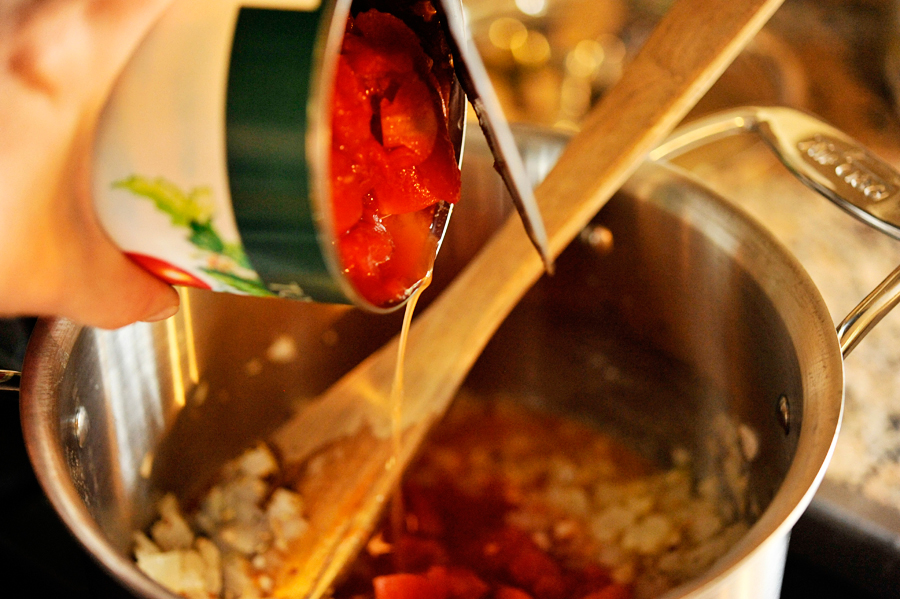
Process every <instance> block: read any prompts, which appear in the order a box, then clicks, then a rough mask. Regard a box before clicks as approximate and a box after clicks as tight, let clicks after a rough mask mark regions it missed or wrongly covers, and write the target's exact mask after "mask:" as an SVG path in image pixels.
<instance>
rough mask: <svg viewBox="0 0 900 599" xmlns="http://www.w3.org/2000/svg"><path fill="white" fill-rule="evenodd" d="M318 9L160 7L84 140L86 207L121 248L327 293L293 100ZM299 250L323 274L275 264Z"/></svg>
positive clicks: (171, 263)
mask: <svg viewBox="0 0 900 599" xmlns="http://www.w3.org/2000/svg"><path fill="white" fill-rule="evenodd" d="M331 17H332V10H331V7H326V9H323V7H322V6H321V4H320V2H319V0H281V1H275V0H269V1H263V0H255V1H253V0H251V1H247V0H245V1H237V0H178V1H176V2H175V3H174V4H173V5H172V6H171V7H170V9H169V10H168V11H167V13H166V14H165V15H164V17H163V18H162V19H161V20H160V22H159V23H157V25H156V26H155V27H154V29H153V30H152V31H151V32H150V33H149V35H148V37H147V39H146V40H144V42H143V43H142V44H141V46H140V47H139V48H138V50H137V52H136V54H135V55H134V56H133V57H132V60H131V62H130V63H129V65H128V66H127V68H126V69H125V71H124V72H123V73H122V75H121V77H120V79H119V81H118V82H117V85H116V87H115V89H114V91H113V94H112V96H111V98H110V100H109V102H108V104H107V106H106V107H105V109H104V112H103V115H102V117H101V122H100V123H99V127H98V136H97V140H96V146H95V150H94V180H93V193H94V198H95V203H96V208H97V213H98V216H99V218H100V220H101V222H102V223H103V225H104V227H105V229H106V230H107V232H108V233H109V235H110V236H111V237H112V238H113V240H114V241H115V242H116V243H117V244H118V245H119V247H120V248H122V250H123V251H124V252H125V253H127V254H128V255H129V256H130V257H131V258H132V259H134V260H135V261H136V262H138V263H139V264H141V265H142V266H144V267H145V268H147V269H148V270H150V271H151V272H153V273H154V274H156V275H157V276H159V277H161V278H163V279H165V280H167V281H169V282H170V283H173V284H179V285H190V286H195V287H201V288H206V289H212V290H215V291H225V292H230V293H239V294H251V295H280V296H285V297H292V298H294V299H311V298H313V297H314V298H315V299H317V300H322V301H333V300H337V299H340V298H339V297H338V292H337V291H334V290H331V289H330V287H333V285H331V284H330V283H329V282H328V281H327V279H328V275H327V273H326V268H325V265H324V264H322V263H321V262H322V258H321V255H320V252H319V251H318V250H317V249H311V248H306V247H305V246H304V244H317V243H318V242H317V240H316V233H315V226H314V220H315V218H314V215H312V214H310V210H309V208H308V206H309V205H310V202H309V201H308V196H309V188H308V187H309V183H308V182H309V179H310V176H309V173H308V172H307V169H308V163H307V160H306V151H307V149H306V148H307V143H308V141H307V133H308V132H307V108H306V107H307V103H308V101H309V94H310V93H311V89H310V85H311V83H310V81H311V79H313V76H314V75H313V74H314V73H316V72H317V70H316V69H315V68H314V65H315V64H316V61H317V60H318V58H317V56H316V52H317V47H318V46H317V44H318V43H319V40H320V38H322V37H323V33H322V32H323V31H325V30H327V27H328V22H330V21H331ZM323 24H324V27H323ZM273 28H274V29H273ZM326 33H327V31H326ZM263 36H264V38H265V40H266V43H265V44H260V43H256V44H254V42H255V41H259V40H260V39H261V38H262V37H263ZM267 53H268V54H267ZM285 69H287V71H285ZM279 70H280V72H279ZM279 86H280V87H279ZM285 156H287V157H289V158H290V160H283V159H279V158H283V157H285ZM260 182H264V183H265V185H262V186H261V185H260ZM272 189H276V190H279V191H280V192H281V193H280V194H279V193H272V192H271V190H272ZM298 208H299V210H298ZM272 223H277V224H278V225H279V226H278V227H274V228H273V227H272ZM289 230H290V233H288V231H289ZM298 232H299V233H298ZM251 256H252V260H251V259H250V257H251ZM298 256H310V257H311V258H310V259H311V260H314V261H315V260H318V261H319V263H318V264H312V265H310V268H311V269H313V270H317V271H320V272H321V273H322V274H321V278H322V279H323V281H325V284H323V285H321V286H318V285H317V284H316V282H315V277H313V278H312V279H311V280H312V283H310V282H309V281H304V282H303V285H302V286H301V284H300V282H299V281H296V280H293V278H292V276H293V275H294V272H293V271H289V270H287V269H284V268H281V267H280V265H279V257H280V259H282V260H284V259H288V258H290V259H292V260H296V259H297V257H298ZM310 285H312V287H313V288H314V289H310V288H309V287H310ZM317 287H321V288H317Z"/></svg>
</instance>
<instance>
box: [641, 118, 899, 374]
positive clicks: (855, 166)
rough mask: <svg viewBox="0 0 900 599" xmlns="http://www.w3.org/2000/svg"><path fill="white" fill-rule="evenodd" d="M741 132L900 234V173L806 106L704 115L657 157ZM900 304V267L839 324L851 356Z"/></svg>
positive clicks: (865, 218)
mask: <svg viewBox="0 0 900 599" xmlns="http://www.w3.org/2000/svg"><path fill="white" fill-rule="evenodd" d="M738 133H753V134H756V135H758V136H759V137H760V138H762V139H763V140H764V141H765V142H766V143H767V144H768V146H769V147H770V148H771V149H772V150H773V151H774V152H775V154H776V155H777V156H778V158H779V159H780V160H781V162H782V163H783V164H784V165H785V166H786V167H787V168H788V170H790V171H791V172H792V173H793V174H794V175H796V176H797V178H798V179H800V180H801V181H802V182H803V183H805V184H806V185H807V186H809V187H810V188H812V189H814V190H816V191H818V192H819V193H821V194H822V195H824V196H825V197H826V198H828V199H829V200H831V201H832V202H834V203H835V204H837V205H838V206H840V207H841V208H843V209H844V210H846V211H847V212H849V213H850V214H852V215H853V216H855V217H856V218H858V219H859V220H861V221H862V222H864V223H866V224H868V225H870V226H872V227H874V228H876V229H878V230H879V231H881V232H883V233H885V234H887V235H890V236H891V237H894V238H895V239H900V173H897V171H896V170H894V168H893V167H892V166H891V165H889V164H888V163H886V162H884V161H883V160H881V159H880V158H878V157H877V156H875V155H874V154H872V153H871V152H869V151H868V150H866V149H865V148H864V147H863V146H862V145H860V144H859V143H858V142H857V141H855V140H854V139H853V138H851V137H850V136H848V135H847V134H845V133H843V132H842V131H840V130H839V129H835V128H834V127H832V126H831V125H828V124H827V123H824V122H822V121H821V120H819V119H818V118H816V117H813V116H811V115H809V114H806V113H804V112H801V111H799V110H795V109H792V108H783V107H756V106H750V107H744V108H738V109H735V110H729V111H725V112H721V113H718V114H714V115H712V116H708V117H704V118H702V119H699V120H697V121H695V122H693V123H690V124H688V125H686V126H685V127H682V128H681V129H679V130H678V131H677V132H676V133H674V134H673V135H672V136H671V137H670V138H669V139H667V140H666V141H664V142H663V143H662V144H660V145H659V146H658V147H657V148H656V149H655V150H653V152H651V153H650V158H651V159H652V160H657V161H661V160H668V159H671V158H674V157H675V156H678V155H680V154H683V153H685V152H688V151H690V150H692V149H695V148H697V147H700V146H702V145H705V144H708V143H711V142H713V141H716V140H718V139H721V138H723V137H728V136H731V135H735V134H738ZM898 303H900V267H898V268H897V269H896V270H894V272H892V273H891V274H890V275H888V277H887V278H886V279H885V280H884V281H883V282H882V283H881V284H880V285H879V286H878V287H876V288H875V289H874V290H873V291H872V292H871V293H870V294H869V295H868V296H867V297H866V298H865V299H864V300H863V301H862V302H860V304H859V305H858V306H857V307H856V308H854V309H853V310H852V311H851V312H850V314H848V315H847V317H846V318H845V319H844V320H843V321H842V322H841V324H840V325H839V326H838V328H837V333H838V339H839V341H840V346H841V354H842V355H843V356H844V357H846V356H847V355H848V354H849V353H850V352H851V351H852V350H853V348H855V347H856V345H857V344H858V343H859V342H860V341H861V340H862V338H863V337H865V335H866V334H867V333H868V332H869V331H870V330H871V329H872V327H874V326H875V325H876V324H878V322H880V321H881V319H882V318H884V316H885V315H887V313H888V312H890V311H891V309H893V308H894V306H896V305H897V304H898Z"/></svg>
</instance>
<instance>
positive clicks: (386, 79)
mask: <svg viewBox="0 0 900 599" xmlns="http://www.w3.org/2000/svg"><path fill="white" fill-rule="evenodd" d="M433 65H434V61H433V60H432V59H431V58H430V57H429V56H428V55H427V54H426V53H425V51H424V50H423V48H422V45H421V43H420V41H419V38H418V37H417V36H416V34H415V33H414V32H413V30H412V29H410V28H409V27H408V26H407V25H406V24H405V23H404V22H403V21H402V20H401V19H399V18H397V17H395V16H393V15H390V14H387V13H383V12H380V11H377V10H369V11H366V12H362V13H360V14H358V15H356V16H355V17H352V16H351V17H350V18H349V21H348V24H347V30H346V34H345V36H344V41H343V46H342V49H341V54H340V57H339V59H338V67H337V77H336V80H335V87H334V101H333V116H332V148H331V195H332V204H331V205H332V224H333V227H334V234H335V237H336V238H337V240H338V253H339V256H340V260H341V266H342V269H343V271H344V273H345V274H346V275H347V276H348V277H349V279H350V281H351V282H352V283H353V285H354V287H355V288H356V290H357V291H358V292H359V293H360V295H362V296H363V297H364V298H365V299H367V300H368V301H370V302H371V303H373V304H375V305H378V306H390V305H395V304H397V303H399V302H402V301H403V300H404V299H406V298H407V297H408V296H409V294H410V293H411V291H412V290H413V289H414V288H415V286H416V284H417V283H418V282H419V281H421V280H422V278H424V276H425V275H426V274H427V272H428V270H429V269H430V268H431V265H432V262H433V260H434V254H435V252H436V244H437V239H436V238H435V236H434V235H432V234H431V224H432V221H433V219H434V214H435V209H436V206H437V204H438V203H439V202H441V201H445V202H449V203H455V202H456V201H457V200H458V199H459V189H460V180H459V167H458V165H457V161H456V155H455V152H454V149H453V145H452V143H451V141H450V136H449V132H448V125H447V122H448V108H447V98H445V97H444V96H443V95H442V91H441V90H445V89H449V85H448V84H445V85H442V84H441V83H442V82H441V81H439V80H438V75H436V74H435V71H436V69H434V68H433Z"/></svg>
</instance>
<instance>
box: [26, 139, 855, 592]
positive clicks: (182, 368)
mask: <svg viewBox="0 0 900 599" xmlns="http://www.w3.org/2000/svg"><path fill="white" fill-rule="evenodd" d="M519 140H520V141H522V142H524V143H523V149H524V155H525V157H526V161H525V163H526V166H527V167H528V168H529V171H530V172H531V173H534V174H537V173H539V172H540V171H541V170H543V169H545V168H549V165H550V164H552V161H553V160H554V159H555V154H556V153H557V152H558V150H559V148H561V147H562V145H563V144H564V143H565V138H563V137H554V136H549V137H539V134H538V133H536V132H534V131H530V132H529V131H522V132H520V137H519ZM467 144H468V145H467V150H466V151H467V157H466V162H465V165H464V185H465V187H464V192H463V193H464V200H463V202H462V204H461V205H460V206H459V210H458V211H457V212H456V213H455V215H454V223H455V224H454V226H453V227H450V228H449V230H448V233H447V238H446V240H445V246H444V248H443V249H442V251H441V254H440V256H439V261H440V263H439V264H438V265H437V267H436V279H437V280H436V281H435V284H434V285H435V287H436V288H438V289H439V288H440V286H441V285H442V281H444V282H445V281H446V279H447V278H449V277H450V276H452V274H453V273H454V272H455V271H456V270H457V269H458V268H459V267H460V266H461V265H462V263H464V262H465V260H466V259H468V257H470V256H471V255H472V254H473V252H474V251H475V250H476V249H477V247H478V246H479V245H480V243H481V242H483V240H484V239H486V238H487V237H488V236H489V235H490V233H491V232H492V230H493V227H494V226H495V223H499V222H500V220H501V218H502V217H503V216H504V213H505V212H506V211H507V208H506V207H504V205H505V204H507V202H506V201H505V200H504V199H503V197H502V194H501V191H502V189H503V184H502V182H501V181H500V179H499V178H498V177H497V176H496V174H494V173H493V171H492V168H491V164H492V159H491V156H490V152H489V151H488V149H487V147H486V145H485V144H484V142H483V140H480V139H479V138H471V139H470V140H469V141H468V142H467ZM593 226H594V227H596V228H597V230H600V229H604V230H607V231H608V232H609V234H611V236H612V245H611V249H610V246H609V244H601V245H599V246H598V245H597V244H594V243H589V242H588V243H575V244H573V246H572V247H570V248H569V249H568V250H566V252H565V253H564V254H563V255H562V256H561V257H560V259H559V261H558V263H557V272H556V274H555V275H554V276H553V277H547V278H544V279H542V280H541V282H540V283H539V284H538V285H537V286H536V287H535V288H534V289H533V290H532V291H531V292H530V293H529V294H528V296H527V297H526V298H525V300H523V302H522V303H521V304H520V306H519V307H518V308H517V309H516V310H515V311H514V312H513V314H512V315H511V316H510V318H509V319H508V320H507V322H506V323H505V324H504V325H503V327H501V329H500V331H498V333H497V335H496V337H495V338H494V339H493V340H492V341H491V343H490V344H489V346H488V348H487V349H486V351H485V353H484V354H483V356H482V357H481V359H480V360H479V362H478V363H477V364H476V366H475V368H474V369H473V371H472V373H471V375H470V377H469V378H468V379H467V382H466V386H467V387H469V388H470V389H472V390H474V391H476V392H477V391H490V390H497V389H502V390H504V391H505V392H507V393H510V394H514V395H516V396H519V397H522V398H523V400H524V401H528V402H531V403H538V404H541V405H544V406H547V407H548V408H550V409H555V410H563V411H566V412H570V413H574V414H579V415H582V416H586V417H590V418H591V419H593V420H595V421H596V422H597V423H598V425H600V426H602V427H604V428H606V429H607V430H610V431H612V432H614V433H615V434H618V435H620V436H622V437H623V438H625V439H627V440H628V441H629V442H630V443H631V444H632V445H633V446H634V447H635V448H637V449H638V450H640V451H642V452H643V453H645V454H646V455H648V456H649V457H653V458H657V459H659V460H660V461H661V462H665V460H666V459H668V457H667V456H668V455H669V454H668V448H669V447H670V446H671V444H673V443H680V444H685V445H686V446H688V447H700V446H702V443H703V442H704V441H703V440H704V438H705V434H706V432H707V431H708V427H709V426H710V424H711V421H712V417H713V416H714V415H715V414H717V413H719V412H723V411H724V412H726V413H728V414H729V415H732V416H733V417H735V418H737V419H739V420H740V421H741V422H744V423H746V424H747V425H748V426H750V427H752V429H753V430H754V431H755V432H756V433H757V435H758V438H759V447H760V450H759V457H758V458H757V459H756V460H755V461H754V462H753V463H752V466H751V471H750V484H751V493H752V496H753V498H754V501H756V502H757V503H758V504H759V505H760V506H761V507H763V508H765V509H764V511H763V512H762V515H761V516H760V518H759V520H758V521H757V522H756V523H755V525H754V526H753V527H752V528H751V530H750V531H749V533H748V534H747V535H746V536H745V537H744V538H743V539H742V540H741V541H740V542H739V543H738V544H737V545H736V546H735V547H734V548H733V549H732V550H731V551H730V552H728V554H726V555H724V556H722V558H721V559H720V560H719V561H718V562H717V563H716V565H715V566H714V567H713V568H712V569H711V570H710V571H709V572H708V573H707V574H706V575H705V576H703V577H702V578H700V579H698V580H696V581H694V582H692V583H690V584H688V585H686V586H683V587H681V588H678V589H675V590H674V591H673V592H672V593H670V595H668V597H693V598H697V597H704V598H706V597H710V598H712V597H717V598H719V597H720V598H726V597H735V598H737V597H747V596H753V597H773V598H774V597H777V595H778V591H779V588H780V583H781V576H782V570H783V564H784V555H785V549H786V544H787V539H788V535H789V532H790V528H791V526H792V525H793V523H794V522H795V521H796V519H797V518H798V517H799V515H800V513H801V512H802V511H803V509H804V508H805V507H806V505H807V504H808V502H809V501H810V499H811V497H812V494H813V492H814V491H815V488H816V487H817V485H818V483H819V481H820V480H821V478H822V476H823V474H824V470H825V466H826V464H827V462H828V459H829V456H830V454H831V451H832V448H833V444H834V441H835V438H836V434H837V429H838V426H839V422H840V416H841V403H842V364H841V354H840V350H839V347H838V343H837V339H836V336H835V333H834V329H833V325H832V322H831V319H830V316H829V314H828V312H827V310H826V309H825V307H824V305H823V302H822V300H821V297H820V296H819V294H818V292H817V291H816V289H815V288H814V286H813V285H812V283H811V281H810V280H809V278H808V277H807V276H806V274H805V273H804V271H803V270H802V268H800V267H799V265H798V264H797V263H796V261H795V260H794V259H793V258H792V257H791V256H790V255H789V254H788V253H787V252H786V251H785V250H784V249H783V248H782V247H781V246H780V245H778V244H777V243H776V242H775V241H773V240H772V239H771V237H769V236H768V234H767V233H766V232H765V231H764V230H762V229H761V228H760V227H758V226H757V225H755V224H754V223H752V222H750V221H749V220H748V219H747V218H746V217H744V216H743V215H742V213H741V212H740V211H738V210H736V209H735V208H734V207H732V206H730V205H729V204H727V203H726V202H725V201H723V200H721V199H719V198H717V197H715V196H714V195H713V194H711V193H710V192H709V191H708V190H706V189H705V188H703V187H702V186H701V185H699V184H698V183H696V182H695V181H693V180H692V179H689V178H687V177H685V176H683V175H681V174H680V173H679V172H677V171H676V170H674V169H671V168H669V167H666V166H663V165H659V164H652V163H648V164H646V165H645V166H644V167H642V169H641V170H640V171H639V172H638V173H637V174H636V175H635V176H634V177H633V178H632V179H631V180H630V181H629V183H628V184H627V186H626V188H625V189H624V190H623V193H621V194H619V195H618V196H617V197H616V198H615V199H614V200H613V201H611V202H610V204H608V205H607V207H606V208H604V210H603V211H602V212H601V213H600V215H598V218H597V220H596V222H595V223H594V225H593ZM598 247H599V248H601V251H598ZM183 297H184V299H185V304H184V307H183V310H182V312H181V313H180V314H179V315H177V316H176V317H174V318H172V319H170V320H168V321H166V322H163V323H157V324H153V325H149V324H138V325H134V326H131V327H126V328H123V329H120V330H117V331H98V330H93V329H82V328H81V327H78V326H77V325H74V324H73V323H70V322H68V321H64V320H50V321H47V320H45V321H41V322H40V323H39V324H38V326H37V328H36V330H35V333H34V336H33V342H32V345H31V346H30V348H29V353H28V356H27V358H26V363H25V368H24V377H23V384H22V398H21V402H22V418H23V428H24V432H25V438H26V444H27V446H28V450H29V453H30V456H31V459H32V461H33V463H34V466H35V470H36V472H37V473H38V475H39V477H40V480H41V483H42V485H43V486H44V489H45V490H46V492H47V495H48V496H49V498H50V500H51V501H52V502H53V504H54V506H55V507H56V509H57V511H58V512H59V513H60V515H61V516H62V518H63V520H64V521H65V522H66V523H67V525H68V526H69V527H70V528H71V529H72V531H73V532H74V533H75V535H76V536H77V537H78V538H79V540H80V541H81V542H82V543H83V544H84V545H85V546H86V547H87V549H88V550H89V551H90V552H91V553H92V554H93V555H94V556H96V557H97V559H98V561H99V562H100V563H102V564H103V565H104V566H105V567H106V568H107V569H109V570H110V571H111V572H112V573H113V574H114V575H115V576H116V577H117V578H118V579H119V580H121V581H122V583H123V584H125V585H126V586H127V587H129V588H130V589H131V590H133V591H134V592H135V593H136V594H137V595H139V596H141V597H152V598H170V597H171V595H169V594H168V592H166V591H165V590H163V589H162V588H161V587H159V586H157V585H156V584H155V583H153V582H151V581H149V580H148V579H146V578H145V577H144V576H143V575H142V574H141V573H140V572H138V570H137V569H136V568H135V567H134V566H133V564H132V563H131V559H130V556H129V553H128V552H129V545H130V535H131V531H132V530H133V529H134V528H140V527H144V526H146V525H147V524H148V523H149V522H150V520H151V519H152V517H153V516H154V514H153V503H154V501H155V500H156V499H157V498H158V497H159V496H160V495H161V493H162V492H164V491H168V490H172V491H175V492H176V493H177V494H178V495H179V496H180V497H181V498H182V499H185V500H188V501H189V500H190V498H192V497H196V496H197V494H198V493H199V492H200V490H201V489H203V487H204V485H205V484H206V483H207V482H208V480H209V477H210V476H211V475H212V474H213V473H214V471H215V469H216V468H217V467H218V466H219V465H220V464H222V462H223V461H225V460H227V459H228V458H230V457H232V456H234V455H235V454H236V453H237V452H238V451H240V450H241V449H242V448H244V447H246V446H248V445H250V444H251V443H253V442H254V441H255V440H257V439H260V438H264V437H265V436H266V434H267V433H268V432H269V431H271V430H272V429H273V428H274V427H276V426H277V425H278V424H279V423H280V422H281V421H283V419H284V418H285V417H286V416H287V414H289V413H290V411H291V410H292V409H293V408H294V407H296V406H297V405H299V404H302V403H303V402H304V401H307V400H308V399H310V398H312V397H314V396H315V395H316V394H317V393H319V392H321V391H322V390H323V389H325V388H326V387H327V386H328V385H329V384H330V383H331V382H333V381H334V380H336V379H337V378H339V377H340V376H341V374H343V373H344V372H346V371H347V370H349V368H351V367H352V366H353V365H354V364H355V363H356V362H357V361H359V360H360V359H362V357H364V356H365V355H367V354H368V353H369V352H370V351H372V350H373V349H374V348H376V347H378V346H379V345H380V344H381V343H382V342H383V341H385V340H386V339H387V338H389V337H390V336H392V335H393V334H394V333H395V332H396V331H397V329H398V321H397V320H396V319H395V318H394V317H393V316H375V315H370V314H364V313H362V312H361V311H359V310H356V309H350V308H344V307H336V306H326V305H317V304H304V303H300V302H288V301H279V300H271V299H260V298H242V297H236V296H230V295H224V294H210V293H204V292H200V291H196V290H191V291H188V292H186V293H185V295H184V296H183ZM423 301H427V298H426V299H424V300H423ZM284 339H289V340H290V341H291V342H292V343H293V346H294V347H296V349H297V352H296V355H295V356H294V358H293V359H292V360H290V361H287V362H285V361H283V360H281V359H278V357H277V355H276V354H274V353H272V352H269V349H270V348H271V347H272V346H273V344H275V343H281V342H282V341H283V340H284ZM609 372H616V373H617V375H616V376H614V377H611V376H609V375H608V374H609ZM783 398H787V403H786V404H785V402H784V400H783ZM785 405H787V408H786V409H787V410H788V412H789V418H790V423H791V424H790V427H788V428H785V427H784V426H783V421H784V414H783V413H782V411H783V410H784V409H785ZM710 467H712V464H711V465H710Z"/></svg>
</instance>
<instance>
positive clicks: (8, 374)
mask: <svg viewBox="0 0 900 599" xmlns="http://www.w3.org/2000/svg"><path fill="white" fill-rule="evenodd" d="M21 374H22V373H20V372H19V371H18V370H2V369H0V391H18V390H19V380H20V378H21Z"/></svg>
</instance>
